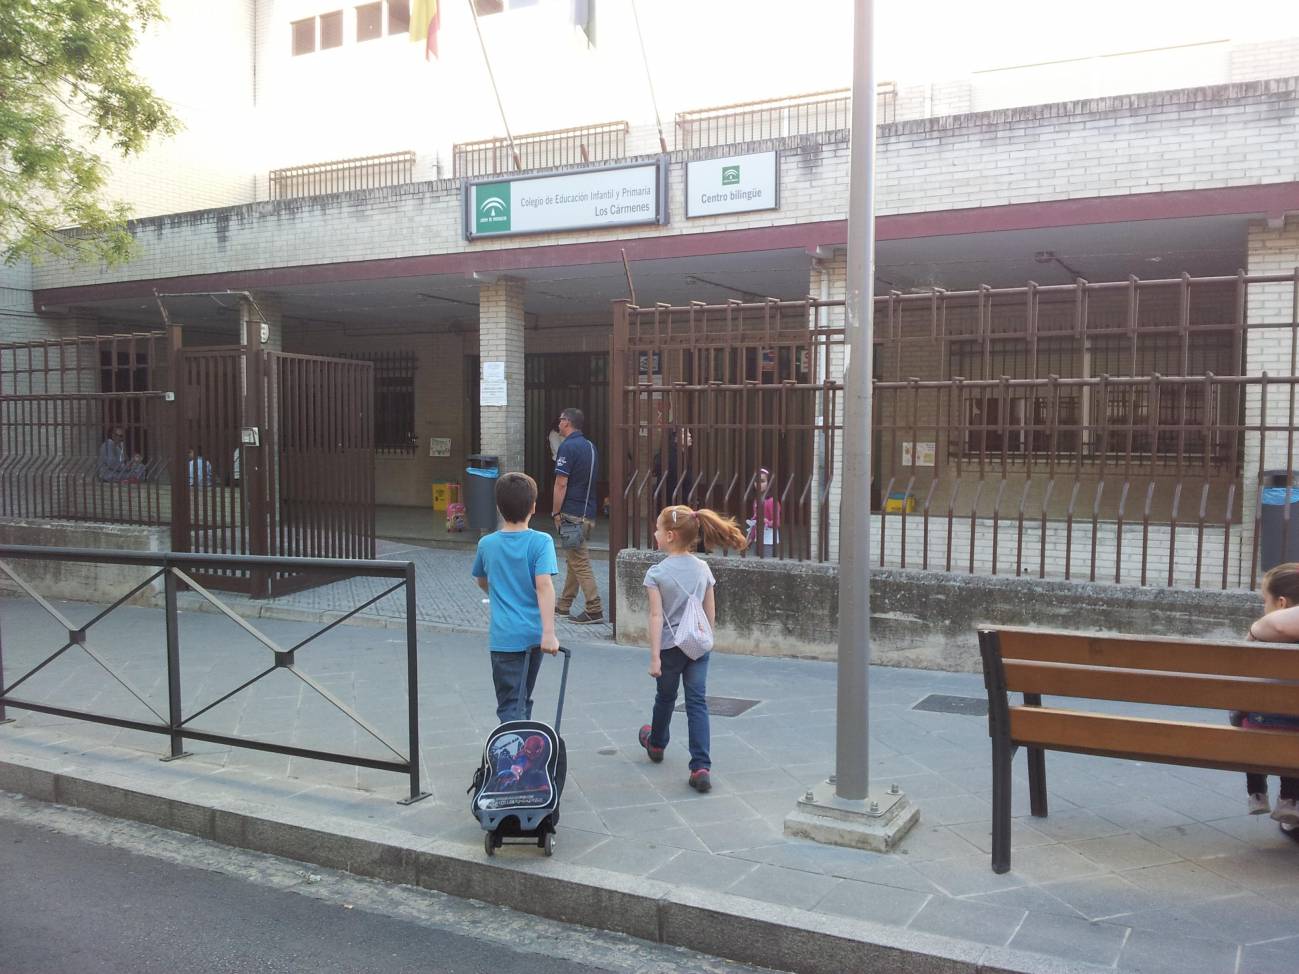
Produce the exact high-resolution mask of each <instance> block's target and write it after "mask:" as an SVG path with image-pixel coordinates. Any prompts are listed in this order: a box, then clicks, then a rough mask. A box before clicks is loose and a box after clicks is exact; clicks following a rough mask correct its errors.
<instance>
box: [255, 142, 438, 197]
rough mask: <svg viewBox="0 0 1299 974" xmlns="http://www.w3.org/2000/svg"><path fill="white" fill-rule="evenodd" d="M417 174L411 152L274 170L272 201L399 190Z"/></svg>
mask: <svg viewBox="0 0 1299 974" xmlns="http://www.w3.org/2000/svg"><path fill="white" fill-rule="evenodd" d="M414 174H415V153H414V152H409V151H407V152H389V153H387V154H386V155H381V156H359V157H357V158H355V159H334V160H332V161H330V162H314V163H311V164H310V165H306V166H290V167H288V168H287V169H272V170H271V176H270V183H271V199H273V200H286V199H293V198H294V197H298V196H322V195H325V194H327V193H347V192H351V191H352V190H357V189H378V188H379V187H382V186H399V185H401V184H402V183H409V182H410V181H411V180H412V179H413V178H414Z"/></svg>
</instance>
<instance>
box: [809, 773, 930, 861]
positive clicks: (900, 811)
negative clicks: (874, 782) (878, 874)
mask: <svg viewBox="0 0 1299 974" xmlns="http://www.w3.org/2000/svg"><path fill="white" fill-rule="evenodd" d="M834 792H835V786H834V784H833V783H832V782H829V781H823V782H822V783H821V784H819V785H817V786H816V787H815V788H813V789H812V790H811V791H809V792H807V793H806V794H805V795H803V797H802V798H800V799H799V800H798V807H797V808H796V809H794V811H792V812H790V813H789V815H787V816H786V817H785V834H786V835H789V836H793V837H795V838H800V839H811V840H812V841H813V842H821V843H824V844H825V845H841V846H848V847H849V848H852V849H866V850H869V851H870V852H892V851H893V849H894V848H895V847H896V846H897V844H898V843H899V842H901V841H902V837H903V836H905V835H906V834H907V832H909V831H910V830H911V826H913V825H915V824H916V822H918V821H920V809H919V808H917V807H916V806H915V805H913V804H911V802H910V801H909V800H908V799H907V796H906V795H905V794H903V793H902V792H901V791H898V792H896V793H895V792H881V793H878V794H877V793H875V792H871V794H870V795H869V796H868V797H867V798H866V800H865V801H849V800H847V799H844V798H840V797H838V796H837V795H836V794H835V793H834Z"/></svg>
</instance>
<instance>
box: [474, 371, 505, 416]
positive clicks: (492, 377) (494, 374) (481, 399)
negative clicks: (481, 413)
mask: <svg viewBox="0 0 1299 974" xmlns="http://www.w3.org/2000/svg"><path fill="white" fill-rule="evenodd" d="M506 399H507V395H506V389H505V363H504V362H484V363H483V377H482V380H481V381H480V382H479V385H478V405H480V406H505V405H508V403H507V402H506Z"/></svg>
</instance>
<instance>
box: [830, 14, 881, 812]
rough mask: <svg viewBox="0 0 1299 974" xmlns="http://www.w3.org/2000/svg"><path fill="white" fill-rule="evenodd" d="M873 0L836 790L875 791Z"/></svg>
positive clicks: (845, 507) (852, 362)
mask: <svg viewBox="0 0 1299 974" xmlns="http://www.w3.org/2000/svg"><path fill="white" fill-rule="evenodd" d="M874 6H875V5H874V2H873V0H854V5H853V89H852V91H853V94H852V154H851V157H850V161H849V182H848V187H849V189H848V277H847V292H848V293H847V306H846V309H845V310H846V312H847V315H846V321H845V326H846V328H847V345H848V349H847V350H848V364H847V368H846V370H845V374H844V429H843V436H844V456H843V481H842V484H843V486H842V493H841V497H842V500H841V510H842V511H844V512H845V516H844V517H841V518H840V519H839V672H838V681H839V683H838V686H839V697H838V719H837V731H838V732H837V735H836V749H835V775H836V783H835V794H836V795H837V796H838V797H839V798H844V799H848V800H852V801H862V800H864V799H865V798H866V795H867V792H868V790H869V780H868V770H867V769H868V764H869V758H870V755H869V741H868V733H869V721H868V707H867V692H868V689H869V682H870V681H869V669H870V656H871V654H870V582H869V573H870V550H871V539H870V523H871V522H870V509H871V503H870V502H871V489H870V485H871V459H870V432H871V371H872V363H871V359H872V352H873V349H872V339H873V337H874V336H873V332H872V312H873V310H874V300H873V297H874V293H875V287H874V282H875V60H874V57H873V49H872V42H873V32H874V13H875V12H874Z"/></svg>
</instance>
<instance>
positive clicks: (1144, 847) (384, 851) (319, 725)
mask: <svg viewBox="0 0 1299 974" xmlns="http://www.w3.org/2000/svg"><path fill="white" fill-rule="evenodd" d="M60 609H61V611H64V612H65V613H66V614H68V615H69V617H70V618H71V619H72V621H73V622H74V623H76V624H81V623H82V622H83V621H85V620H88V619H89V618H91V617H92V616H93V615H94V614H95V612H96V611H97V609H96V607H93V606H87V605H75V604H73V605H68V604H60ZM0 624H2V625H3V631H2V635H3V646H4V665H5V674H6V680H7V681H9V682H11V683H12V681H13V680H15V679H16V678H17V677H18V676H19V675H20V674H21V673H23V672H25V671H26V669H28V668H30V667H31V666H33V665H35V664H36V663H37V662H39V661H40V660H41V659H44V658H45V656H47V655H48V654H49V653H50V652H52V651H53V650H55V649H57V648H58V647H59V646H60V645H62V642H63V641H64V640H65V639H66V638H67V636H66V633H65V632H63V631H61V630H59V628H58V626H57V624H53V623H52V622H51V621H50V620H49V617H48V616H45V615H44V613H43V612H42V611H41V610H40V608H39V607H38V606H36V605H35V604H34V603H32V602H31V601H29V600H17V599H6V600H3V601H0ZM257 625H258V627H259V628H261V629H262V630H263V631H265V632H266V633H267V634H268V635H269V636H271V637H272V638H273V639H275V640H277V641H279V642H280V643H281V644H282V645H284V644H289V645H292V644H293V643H295V642H297V641H298V640H300V639H302V638H305V636H306V635H308V634H309V633H310V632H311V631H312V630H313V627H312V626H311V625H309V624H306V623H302V622H290V621H282V620H265V619H264V620H261V621H259V622H257ZM162 633H163V615H162V613H161V612H160V611H158V610H155V609H146V608H123V609H119V610H117V611H115V612H113V613H112V614H111V615H109V616H107V617H106V618H105V619H104V620H103V621H102V622H100V623H98V624H96V625H95V626H94V627H92V628H91V629H90V631H89V639H88V643H89V645H90V646H91V648H93V649H95V650H96V651H97V652H99V653H101V654H102V656H103V657H104V658H105V659H106V660H107V661H108V662H110V664H112V665H113V666H114V667H116V668H117V669H118V670H119V672H120V673H121V674H122V675H123V676H124V677H125V678H126V679H127V680H128V681H129V682H131V683H132V684H133V685H134V686H135V687H136V688H137V689H138V690H139V691H140V692H141V693H142V694H143V695H144V696H145V697H146V699H148V700H149V701H150V703H151V704H152V706H153V707H154V708H156V709H158V710H159V711H160V712H162V713H166V684H165V679H164V677H163V673H164V668H163V659H164V654H163V650H162V645H163V637H162ZM180 637H181V645H182V672H183V682H184V697H183V703H184V707H185V712H186V713H192V712H194V711H195V710H196V709H197V708H198V707H200V706H203V705H205V704H206V703H207V702H209V701H211V700H213V699H216V698H217V697H219V696H220V695H221V694H223V693H225V692H227V691H228V690H230V689H233V688H234V687H236V686H238V685H239V684H240V683H242V682H244V681H245V680H247V679H249V678H251V677H252V676H253V675H254V674H256V673H258V672H260V671H261V670H262V669H264V668H265V667H266V666H267V665H268V664H269V654H268V653H267V651H266V650H265V648H264V647H262V646H261V645H260V644H258V643H257V642H255V641H254V640H253V639H252V638H251V637H250V636H248V635H247V634H246V633H244V632H242V631H241V630H240V629H239V628H238V627H237V626H235V625H234V624H233V623H232V622H231V621H230V620H228V619H225V618H223V617H221V616H217V615H212V614H208V613H196V612H185V613H182V616H181V619H180ZM403 637H404V634H402V633H398V632H392V631H389V630H386V629H380V628H360V627H350V626H341V627H338V628H335V629H334V630H332V631H331V632H329V633H327V634H326V635H324V636H322V637H321V638H320V639H319V640H317V641H315V642H312V643H311V644H309V645H308V646H306V647H305V648H303V649H300V650H299V651H298V653H297V665H298V666H299V667H300V668H301V669H302V671H303V672H304V673H306V674H308V675H310V676H311V677H313V678H314V679H315V680H317V681H319V682H320V683H321V684H322V685H323V686H325V687H326V688H327V689H328V690H329V691H330V692H331V693H332V694H334V695H336V696H337V697H338V698H339V699H341V700H342V701H343V702H344V703H345V704H346V705H347V706H349V707H354V708H356V710H357V711H358V712H359V713H360V715H361V716H362V717H364V718H365V719H366V720H367V721H369V722H370V723H372V724H373V725H374V726H375V727H376V728H377V729H378V730H379V731H380V733H382V734H384V735H385V736H388V737H390V738H391V739H392V740H393V741H395V742H403V741H404V728H405V722H406V709H405V672H406V670H405V661H404V641H403ZM572 647H573V664H572V671H571V676H570V682H569V699H568V702H567V705H566V707H565V710H564V722H563V728H562V730H563V736H564V737H565V739H566V741H567V745H568V762H569V763H568V767H569V774H568V783H567V787H566V789H565V792H564V797H563V805H562V819H561V822H560V826H559V833H558V836H557V842H556V850H555V857H554V858H553V859H544V858H542V857H541V856H540V854H539V851H538V850H537V849H535V848H529V847H526V846H507V847H506V848H504V849H502V850H500V851H499V852H498V853H497V855H496V857H495V858H493V859H488V858H487V857H486V856H485V855H484V853H483V849H482V833H481V832H480V831H479V828H478V825H477V823H475V822H474V821H473V819H472V817H471V816H470V813H469V808H468V799H467V797H466V795H465V793H464V789H465V787H466V786H467V785H468V783H469V779H470V777H471V775H472V772H473V769H474V767H475V766H476V764H477V761H478V759H479V755H480V750H481V745H482V740H483V738H484V737H485V735H486V734H487V732H488V731H489V730H490V729H491V727H492V725H493V724H494V715H493V711H494V700H493V694H492V688H491V679H490V675H489V665H488V661H487V660H486V659H485V649H484V647H483V641H482V638H481V637H480V636H475V635H468V634H457V633H449V632H448V633H440V634H436V635H431V634H428V633H424V634H422V635H421V641H420V674H419V691H420V716H421V725H422V734H423V748H422V753H421V768H422V774H423V778H424V783H425V788H426V789H427V790H429V791H431V792H432V797H431V798H429V799H426V800H424V801H421V802H419V803H417V804H414V805H409V806H406V805H399V804H397V799H399V798H401V797H403V795H404V794H405V786H406V781H405V779H404V778H402V777H401V776H399V775H395V774H389V773H384V772H377V771H369V770H364V769H354V768H349V767H343V766H336V765H329V764H324V763H321V762H317V761H311V760H304V759H298V758H288V757H281V756H278V755H275V754H270V753H265V752H259V751H250V750H241V749H229V748H224V747H218V746H211V745H205V744H201V743H197V742H194V743H191V744H190V745H189V746H188V749H189V750H190V751H191V752H192V756H191V757H188V758H185V759H183V760H179V761H174V762H169V763H164V762H160V761H158V760H157V756H158V755H159V754H160V753H162V752H163V750H164V748H165V739H164V738H161V737H158V736H154V735H149V734H144V733H140V732H134V731H127V730H116V729H114V728H111V727H105V726H101V725H94V724H88V723H82V722H77V721H70V720H64V719H59V718H53V717H47V716H44V715H40V714H35V713H27V712H22V711H17V710H10V712H9V716H10V717H13V718H16V720H15V722H14V723H12V724H8V725H5V726H0V788H2V789H5V790H8V791H14V792H22V793H26V794H28V795H31V796H33V797H37V798H42V799H45V800H52V801H60V802H64V803H68V804H76V805H84V806H86V807H90V808H94V809H96V810H99V811H102V812H105V813H108V814H114V815H120V816H123V817H129V818H138V819H141V820H144V821H148V822H152V823H154V824H161V825H166V826H168V827H171V828H176V829H179V830H181V831H187V832H191V833H195V834H199V835H203V836H205V837H207V838H214V839H217V840H218V841H222V842H226V843H228V844H232V845H237V846H243V847H248V848H253V849H258V850H261V851H266V852H272V853H275V854H278V855H283V856H288V857H291V858H297V859H301V860H305V861H309V862H316V863H319V864H321V865H323V866H327V867H337V868H345V869H350V870H352V871H354V872H358V873H362V874H366V875H372V876H376V877H379V878H382V879H386V880H390V881H394V882H403V883H410V884H412V885H421V886H426V887H432V888H437V889H440V890H443V891H445V892H448V893H452V894H454V895H459V896H466V897H471V898H476V899H481V900H486V901H489V902H495V903H500V904H502V905H506V906H510V907H513V908H517V909H522V910H525V911H529V912H533V913H538V914H541V915H545V916H549V917H554V918H557V919H561V920H566V921H572V922H578V923H584V924H588V925H591V926H599V927H604V928H608V929H613V930H618V931H621V932H625V933H630V934H632V935H635V936H640V937H644V938H646V939H650V940H657V941H662V942H667V943H672V944H678V945H681V946H686V947H690V948H693V949H697V950H702V951H705V952H709V953H714V954H718V955H720V956H726V957H731V958H733V959H735V960H739V961H743V962H747V963H758V964H763V965H765V966H769V967H772V968H777V969H786V970H800V971H815V972H831V971H834V972H842V971H850V970H870V971H902V970H907V971H942V972H956V971H960V972H970V974H973V972H976V971H978V972H984V971H1042V972H1046V971H1051V972H1056V971H1060V972H1063V971H1096V970H1103V969H1108V970H1114V969H1117V970H1119V971H1123V972H1163V971H1169V972H1172V971H1176V972H1177V974H1268V972H1286V974H1292V972H1294V971H1295V969H1296V967H1297V966H1299V962H1296V959H1295V958H1296V957H1299V898H1297V897H1296V895H1295V894H1296V893H1297V892H1299V871H1297V869H1296V867H1297V866H1299V844H1296V843H1294V842H1292V841H1290V840H1289V839H1287V838H1286V837H1284V836H1283V835H1281V834H1280V833H1279V831H1278V829H1277V827H1276V825H1275V823H1273V822H1271V821H1269V820H1268V819H1267V818H1266V817H1251V816H1248V815H1246V814H1244V812H1245V794H1244V782H1243V779H1242V776H1240V775H1235V774H1227V773H1219V772H1213V771H1203V770H1198V769H1189V768H1177V767H1167V766H1162V765H1141V764H1137V763H1133V762H1123V761H1114V760H1106V759H1101V758H1089V757H1085V756H1073V755H1057V754H1050V755H1048V757H1047V767H1048V785H1049V792H1050V802H1051V815H1050V817H1048V818H1045V819H1031V818H1029V817H1028V808H1027V781H1026V776H1025V771H1024V766H1023V755H1020V757H1019V759H1018V760H1017V763H1016V769H1015V771H1016V777H1015V786H1014V787H1015V799H1016V802H1015V805H1016V808H1015V813H1016V816H1017V817H1016V819H1015V821H1014V826H1013V836H1014V846H1013V856H1014V858H1013V871H1012V872H1010V873H1007V874H1005V875H1001V876H998V875H996V874H995V873H993V872H992V870H991V868H990V863H989V856H988V846H989V824H990V817H991V812H990V804H989V794H990V783H991V778H990V767H989V763H990V762H989V745H988V739H987V731H986V725H985V721H984V719H983V718H981V717H979V716H965V715H961V714H959V713H940V712H932V711H926V710H920V709H916V705H917V704H918V703H920V702H921V701H924V700H925V699H926V698H927V697H929V696H930V695H933V694H942V695H948V696H951V697H963V698H971V699H974V700H976V701H977V700H979V699H982V698H983V687H982V683H981V680H980V679H979V677H978V676H977V675H971V674H953V673H939V672H931V671H919V670H904V669H888V668H881V667H876V668H874V669H872V671H871V700H870V714H871V752H870V753H871V773H872V780H873V782H875V783H877V784H883V785H886V786H887V784H889V783H892V782H897V783H898V784H899V785H900V786H901V787H902V788H903V790H904V791H905V792H906V793H907V795H908V796H909V797H910V798H911V799H912V800H913V801H914V802H915V803H917V804H918V805H919V807H920V810H921V821H920V824H919V825H918V826H917V827H916V829H915V830H914V831H913V832H912V834H911V835H910V836H909V837H908V838H907V839H906V840H905V841H904V842H903V844H902V846H901V848H900V849H899V850H898V851H897V852H895V853H892V854H888V855H881V854H874V853H868V852H862V851H856V850H850V849H842V848H836V847H829V846H820V845H817V844H814V843H811V842H808V841H804V840H796V839H786V838H785V837H784V836H783V834H782V831H781V824H782V821H783V819H784V816H785V815H786V814H787V813H788V812H789V811H790V810H791V809H793V807H794V804H795V801H796V798H797V796H798V795H799V794H801V793H802V792H803V790H804V789H806V788H807V787H808V786H810V785H812V784H813V783H815V782H817V781H819V780H822V779H824V778H825V777H826V775H827V773H828V772H829V771H830V770H831V769H832V762H833V746H834V728H835V669H834V666H833V665H831V664H826V663H820V662H812V661H795V660H782V659H765V658H749V657H738V656H723V655H717V656H715V657H714V659H713V662H712V665H711V667H710V673H709V689H710V693H711V695H713V696H718V697H721V696H725V697H732V698H740V699H743V700H751V701H755V703H754V704H753V706H752V707H750V708H749V709H747V710H745V711H744V712H743V713H742V714H740V715H739V716H736V717H714V718H713V721H712V732H713V744H712V756H713V762H714V778H715V785H714V789H713V791H712V793H711V794H708V795H699V794H697V793H695V792H693V791H692V790H691V789H690V788H688V787H687V785H686V775H687V771H686V760H687V758H686V750H685V747H684V736H685V721H684V715H679V716H678V717H677V718H676V720H675V721H674V726H673V731H674V734H675V736H674V738H673V741H672V744H671V745H670V746H669V749H668V754H667V759H666V760H665V761H664V762H663V763H662V764H651V763H650V762H649V761H648V760H647V758H646V756H645V755H644V753H643V752H642V751H641V749H640V748H639V747H638V746H637V744H636V731H637V728H638V727H639V726H640V725H641V724H642V723H645V722H647V720H648V715H649V708H650V703H651V699H652V693H653V684H652V681H651V680H650V678H649V677H648V676H647V675H646V672H645V671H646V665H647V655H646V653H645V652H644V651H643V650H636V649H631V648H626V647H619V646H615V645H612V644H607V643H598V642H591V643H574V644H572ZM559 670H560V667H559V665H558V664H557V663H555V662H552V661H547V663H546V665H545V666H543V672H542V677H541V681H540V683H539V686H538V694H537V699H538V708H539V710H538V712H539V714H541V715H545V714H547V713H548V712H549V710H550V708H551V707H552V706H553V702H554V699H555V693H556V689H557V684H558V675H559ZM15 695H16V696H21V697H23V698H27V699H32V700H40V701H44V702H47V703H51V704H63V705H65V706H74V707H81V708H85V709H100V710H107V711H108V712H112V713H115V714H119V715H123V716H132V717H140V718H144V719H152V717H151V715H149V714H148V712H147V711H146V710H145V709H144V708H143V707H142V706H141V705H140V704H138V703H137V702H135V701H134V700H133V699H131V698H130V697H129V695H128V694H127V693H126V692H125V691H124V690H122V689H121V688H120V687H119V686H118V685H117V684H116V683H114V682H113V681H111V680H109V679H108V678H107V677H106V676H105V675H104V672H103V670H102V669H100V668H99V667H98V666H97V665H96V664H95V663H94V662H93V661H92V660H91V659H90V658H89V657H88V656H87V655H86V654H84V653H83V651H82V650H81V649H79V648H75V647H74V649H72V650H70V651H69V652H67V653H65V654H64V655H63V656H61V657H60V658H59V659H57V660H55V661H54V662H53V663H51V664H50V665H49V666H47V667H45V668H44V669H43V670H41V671H40V672H39V673H38V674H36V675H35V676H34V677H32V678H31V679H30V680H29V681H28V682H27V683H25V684H24V685H23V687H22V688H21V692H20V693H18V694H15ZM1115 709H1116V710H1120V709H1124V708H1115ZM1127 709H1134V708H1127ZM1156 711H1158V712H1159V713H1162V714H1173V713H1177V712H1178V711H1176V709H1175V708H1162V709H1160V708H1146V711H1145V712H1147V713H1152V714H1153V713H1155V712H1156ZM196 726H199V727H201V728H202V729H205V730H212V731H222V732H227V733H237V734H241V735H248V736H254V737H261V738H265V739H272V740H277V741H289V742H292V743H294V744H298V745H302V746H317V747H331V748H334V749H339V750H342V749H353V748H354V749H356V751H357V752H358V753H364V754H368V755H371V756H382V755H384V754H385V752H384V751H383V749H382V748H381V747H380V746H378V745H377V744H375V743H374V742H373V741H372V740H371V739H370V738H368V737H367V735H366V734H365V733H364V732H363V731H361V730H359V729H358V728H356V726H355V725H353V724H351V723H349V722H348V721H347V720H346V719H345V718H344V717H343V716H342V715H341V714H339V713H338V712H337V711H336V710H334V709H333V708H332V707H331V706H330V705H329V704H328V703H326V702H325V701H324V700H323V699H322V698H320V697H319V696H317V695H316V694H315V693H314V692H313V691H312V690H311V689H309V688H308V687H307V686H306V685H305V684H304V683H302V682H301V681H298V680H297V679H295V678H294V677H293V675H292V674H290V673H288V672H285V671H283V670H278V671H275V672H272V673H271V674H270V675H269V676H267V677H266V678H265V679H263V680H262V681H260V682H258V683H255V684H253V685H252V686H251V687H250V688H249V689H247V690H245V691H243V692H241V693H240V694H238V695H237V696H235V697H233V698H232V699H231V700H229V701H227V702H226V703H224V704H222V705H220V706H219V707H217V708H215V709H213V710H212V711H210V712H209V713H208V714H206V715H204V716H203V717H201V718H200V719H199V720H198V721H197V722H196Z"/></svg>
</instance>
